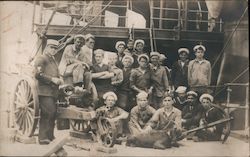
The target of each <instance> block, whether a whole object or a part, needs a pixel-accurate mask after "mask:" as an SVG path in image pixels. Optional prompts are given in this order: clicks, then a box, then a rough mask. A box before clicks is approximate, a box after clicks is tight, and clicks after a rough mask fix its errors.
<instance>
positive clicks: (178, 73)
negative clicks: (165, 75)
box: [171, 60, 189, 88]
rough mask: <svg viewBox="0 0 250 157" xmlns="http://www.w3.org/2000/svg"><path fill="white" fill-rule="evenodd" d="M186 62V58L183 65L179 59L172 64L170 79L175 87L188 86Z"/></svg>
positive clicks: (187, 61)
mask: <svg viewBox="0 0 250 157" xmlns="http://www.w3.org/2000/svg"><path fill="white" fill-rule="evenodd" d="M188 63H189V60H186V62H185V63H184V66H183V67H182V66H181V61H180V60H178V61H177V62H175V63H174V64H173V66H172V70H171V79H172V83H173V85H174V87H175V88H177V87H178V86H185V87H188Z"/></svg>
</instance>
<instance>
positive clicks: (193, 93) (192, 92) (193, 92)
mask: <svg viewBox="0 0 250 157" xmlns="http://www.w3.org/2000/svg"><path fill="white" fill-rule="evenodd" d="M189 95H192V96H195V97H197V96H198V94H197V93H196V92H195V91H188V92H187V96H189Z"/></svg>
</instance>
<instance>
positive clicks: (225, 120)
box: [183, 117, 233, 134]
mask: <svg viewBox="0 0 250 157" xmlns="http://www.w3.org/2000/svg"><path fill="white" fill-rule="evenodd" d="M231 120H233V117H230V118H225V119H220V120H217V121H214V122H212V123H209V124H207V125H204V126H200V127H197V128H194V129H191V130H187V131H185V132H183V134H189V133H192V132H195V131H199V130H202V129H206V128H210V127H213V126H215V125H218V124H222V123H226V122H228V121H231Z"/></svg>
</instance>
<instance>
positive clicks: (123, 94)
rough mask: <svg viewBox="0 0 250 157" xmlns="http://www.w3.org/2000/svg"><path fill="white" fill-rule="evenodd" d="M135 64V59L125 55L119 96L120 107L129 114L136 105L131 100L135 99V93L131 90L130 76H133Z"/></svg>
mask: <svg viewBox="0 0 250 157" xmlns="http://www.w3.org/2000/svg"><path fill="white" fill-rule="evenodd" d="M133 62H134V58H133V57H131V56H128V55H125V56H124V57H123V58H122V64H123V69H122V72H123V81H122V82H121V84H119V85H118V87H117V95H118V105H119V107H121V108H122V109H124V110H125V111H127V112H130V110H131V108H132V107H133V105H134V104H132V101H131V98H132V97H133V96H132V95H133V92H131V88H130V80H129V79H130V75H131V70H132V68H131V65H132V64H133Z"/></svg>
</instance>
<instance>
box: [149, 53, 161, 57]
mask: <svg viewBox="0 0 250 157" xmlns="http://www.w3.org/2000/svg"><path fill="white" fill-rule="evenodd" d="M160 55H161V54H160V53H159V52H150V57H153V56H158V57H160Z"/></svg>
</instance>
